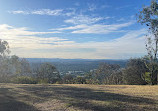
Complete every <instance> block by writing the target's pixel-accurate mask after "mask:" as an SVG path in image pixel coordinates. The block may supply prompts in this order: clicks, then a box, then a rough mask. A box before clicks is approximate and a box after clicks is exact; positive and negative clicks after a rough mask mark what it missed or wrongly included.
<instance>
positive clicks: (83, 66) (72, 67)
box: [26, 58, 127, 72]
mask: <svg viewBox="0 0 158 111" xmlns="http://www.w3.org/2000/svg"><path fill="white" fill-rule="evenodd" d="M26 59H27V60H28V61H29V62H30V63H31V64H32V67H34V66H36V64H41V63H43V62H50V63H52V64H53V65H54V66H56V67H57V69H58V70H59V71H60V72H68V71H84V72H89V71H90V70H93V69H97V68H98V66H99V65H100V64H101V63H104V62H106V63H109V64H119V65H120V66H121V67H125V64H126V62H127V60H109V59H103V60H101V59H58V58H55V59H54V58H52V59H51V58H26Z"/></svg>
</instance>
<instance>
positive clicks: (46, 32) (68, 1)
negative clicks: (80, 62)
mask: <svg viewBox="0 0 158 111" xmlns="http://www.w3.org/2000/svg"><path fill="white" fill-rule="evenodd" d="M149 4H150V0H118V1H117V2H116V0H32V1H28V0H0V39H3V40H6V41H8V43H9V45H10V50H11V55H14V54H15V55H17V56H19V57H24V58H64V59H76V58H80V59H129V58H134V57H142V56H144V55H146V54H147V53H146V49H145V41H146V38H145V36H144V35H145V34H146V33H147V29H146V27H145V26H143V25H140V24H139V23H137V20H136V14H137V13H138V12H139V10H140V9H142V7H143V5H149Z"/></svg>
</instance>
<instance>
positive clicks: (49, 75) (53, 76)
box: [36, 63, 61, 83]
mask: <svg viewBox="0 0 158 111" xmlns="http://www.w3.org/2000/svg"><path fill="white" fill-rule="evenodd" d="M36 73H37V78H38V79H40V80H47V81H48V83H56V82H57V81H60V79H61V78H60V74H59V72H58V70H57V69H56V67H55V66H53V65H52V64H51V63H43V64H42V65H41V66H40V67H39V68H38V69H37V70H36Z"/></svg>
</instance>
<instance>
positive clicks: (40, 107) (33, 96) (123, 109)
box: [0, 84, 158, 111]
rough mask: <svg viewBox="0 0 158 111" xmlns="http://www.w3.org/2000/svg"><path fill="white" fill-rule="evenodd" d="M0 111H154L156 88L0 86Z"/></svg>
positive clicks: (156, 107) (157, 105)
mask: <svg viewBox="0 0 158 111" xmlns="http://www.w3.org/2000/svg"><path fill="white" fill-rule="evenodd" d="M0 100H1V101H0V111H85V110H86V111H127V110H128V111H158V86H133V85H131V86H129V85H79V84H72V85H70V84H67V85H66V84H63V85H61V84H59V85H57V84H56V85H21V84H18V85H17V84H0Z"/></svg>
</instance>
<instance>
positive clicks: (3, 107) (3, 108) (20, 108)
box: [0, 88, 39, 111]
mask: <svg viewBox="0 0 158 111" xmlns="http://www.w3.org/2000/svg"><path fill="white" fill-rule="evenodd" d="M15 93H16V92H15ZM13 95H14V94H13V92H10V91H9V88H0V111H39V110H37V109H36V108H35V107H33V106H30V105H28V104H26V103H23V102H20V101H17V100H16V99H15V98H14V97H13Z"/></svg>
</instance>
